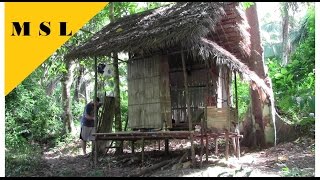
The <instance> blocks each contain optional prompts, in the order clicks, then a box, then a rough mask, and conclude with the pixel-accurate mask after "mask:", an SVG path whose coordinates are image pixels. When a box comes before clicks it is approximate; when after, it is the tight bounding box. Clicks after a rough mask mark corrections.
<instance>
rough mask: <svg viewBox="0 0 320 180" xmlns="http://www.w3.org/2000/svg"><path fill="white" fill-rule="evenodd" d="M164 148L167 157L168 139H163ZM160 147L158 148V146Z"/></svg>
mask: <svg viewBox="0 0 320 180" xmlns="http://www.w3.org/2000/svg"><path fill="white" fill-rule="evenodd" d="M164 144H165V145H164V148H165V152H166V154H167V155H168V154H169V139H165V140H164ZM159 147H160V146H159Z"/></svg>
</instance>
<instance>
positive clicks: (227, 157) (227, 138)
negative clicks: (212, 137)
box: [225, 131, 229, 161]
mask: <svg viewBox="0 0 320 180" xmlns="http://www.w3.org/2000/svg"><path fill="white" fill-rule="evenodd" d="M225 139H226V154H225V155H226V160H227V161H228V159H229V131H226V133H225Z"/></svg>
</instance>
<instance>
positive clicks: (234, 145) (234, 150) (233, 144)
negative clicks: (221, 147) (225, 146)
mask: <svg viewBox="0 0 320 180" xmlns="http://www.w3.org/2000/svg"><path fill="white" fill-rule="evenodd" d="M236 138H237V137H232V146H233V154H234V156H237V144H236Z"/></svg>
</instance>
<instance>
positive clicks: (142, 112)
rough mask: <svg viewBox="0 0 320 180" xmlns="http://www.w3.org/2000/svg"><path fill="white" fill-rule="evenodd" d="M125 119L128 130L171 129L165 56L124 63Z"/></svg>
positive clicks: (167, 68) (166, 60)
mask: <svg viewBox="0 0 320 180" xmlns="http://www.w3.org/2000/svg"><path fill="white" fill-rule="evenodd" d="M128 118H129V119H128V127H129V128H132V129H134V128H138V129H141V128H164V127H165V126H167V127H168V128H170V127H171V126H172V121H171V100H170V89H169V64H168V59H167V57H166V56H154V57H151V58H146V59H140V60H134V61H130V62H129V63H128Z"/></svg>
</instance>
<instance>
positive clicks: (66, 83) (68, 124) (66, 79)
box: [61, 61, 75, 134]
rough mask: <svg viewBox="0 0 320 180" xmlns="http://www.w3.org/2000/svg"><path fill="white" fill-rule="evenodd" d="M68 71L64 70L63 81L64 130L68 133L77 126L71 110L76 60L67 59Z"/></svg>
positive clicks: (73, 130) (72, 131)
mask: <svg viewBox="0 0 320 180" xmlns="http://www.w3.org/2000/svg"><path fill="white" fill-rule="evenodd" d="M65 67H66V72H64V74H63V77H62V79H61V81H62V103H63V106H62V107H63V110H64V113H63V122H64V123H63V124H64V131H63V133H65V132H68V133H71V134H72V133H74V132H75V127H74V123H73V116H72V112H71V92H70V90H71V85H72V82H73V70H74V67H75V64H74V62H72V61H65Z"/></svg>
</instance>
